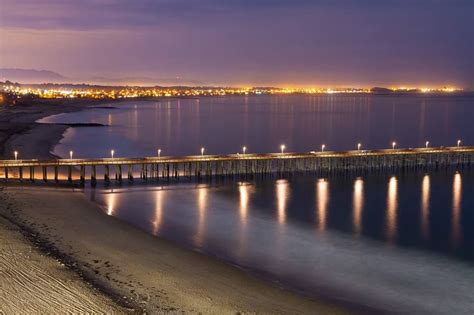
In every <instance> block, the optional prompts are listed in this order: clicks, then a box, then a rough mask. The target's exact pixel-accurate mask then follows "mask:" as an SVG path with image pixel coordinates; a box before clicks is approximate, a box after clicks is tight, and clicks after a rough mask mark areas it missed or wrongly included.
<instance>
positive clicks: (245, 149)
mask: <svg viewBox="0 0 474 315" xmlns="http://www.w3.org/2000/svg"><path fill="white" fill-rule="evenodd" d="M246 151H247V147H246V146H244V147H243V148H242V153H243V154H244V155H245V152H246Z"/></svg>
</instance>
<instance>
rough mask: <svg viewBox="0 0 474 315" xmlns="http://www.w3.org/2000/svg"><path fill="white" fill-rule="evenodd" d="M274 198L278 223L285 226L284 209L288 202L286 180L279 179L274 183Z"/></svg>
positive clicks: (287, 184)
mask: <svg viewBox="0 0 474 315" xmlns="http://www.w3.org/2000/svg"><path fill="white" fill-rule="evenodd" d="M275 187H276V198H277V205H278V214H277V218H278V223H279V224H280V225H283V224H285V221H286V207H287V201H288V195H289V193H290V191H289V183H288V181H287V180H286V179H279V180H277V181H276V184H275Z"/></svg>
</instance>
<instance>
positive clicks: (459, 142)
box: [458, 140, 461, 148]
mask: <svg viewBox="0 0 474 315" xmlns="http://www.w3.org/2000/svg"><path fill="white" fill-rule="evenodd" d="M460 145H461V140H458V148H459V146H460Z"/></svg>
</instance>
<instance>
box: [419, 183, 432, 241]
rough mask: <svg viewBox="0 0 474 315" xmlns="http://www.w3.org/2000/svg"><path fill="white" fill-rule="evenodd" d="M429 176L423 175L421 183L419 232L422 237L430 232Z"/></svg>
mask: <svg viewBox="0 0 474 315" xmlns="http://www.w3.org/2000/svg"><path fill="white" fill-rule="evenodd" d="M429 216H430V177H429V176H428V175H425V176H424V177H423V183H422V185H421V234H422V236H423V238H424V239H428V238H429V234H430V223H429Z"/></svg>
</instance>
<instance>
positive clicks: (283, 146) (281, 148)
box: [280, 144, 286, 154]
mask: <svg viewBox="0 0 474 315" xmlns="http://www.w3.org/2000/svg"><path fill="white" fill-rule="evenodd" d="M285 148H286V146H285V145H284V144H282V145H281V146H280V150H281V154H283V152H285Z"/></svg>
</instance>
